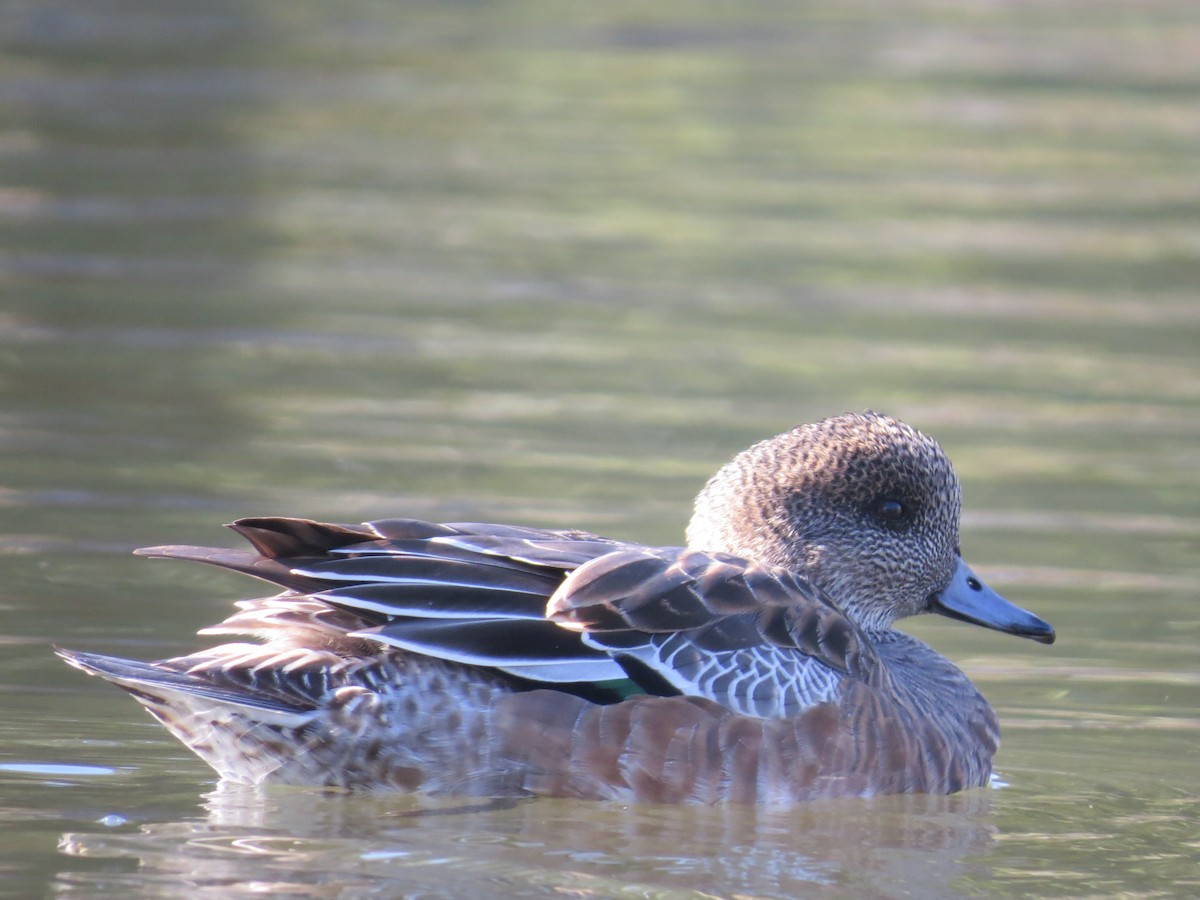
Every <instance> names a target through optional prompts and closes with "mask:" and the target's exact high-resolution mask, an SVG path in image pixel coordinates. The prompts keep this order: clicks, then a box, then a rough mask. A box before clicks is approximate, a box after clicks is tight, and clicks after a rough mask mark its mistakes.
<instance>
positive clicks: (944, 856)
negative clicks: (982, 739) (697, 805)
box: [0, 0, 1200, 898]
mask: <svg viewBox="0 0 1200 900" xmlns="http://www.w3.org/2000/svg"><path fill="white" fill-rule="evenodd" d="M1197 110H1200V7H1197V6H1196V5H1195V4H1194V2H1191V0H1161V2H1153V3H1134V2H1132V0H1130V2H1125V3H1118V2H1103V0H1100V2H1096V0H1066V2H1061V3H1053V4H1039V3H1031V4H1018V3H995V4H962V5H955V4H942V3H932V2H921V0H898V2H894V3H887V4H866V3H846V2H822V0H814V2H805V3H798V4H791V5H782V6H780V5H776V4H762V3H747V4H730V5H719V4H685V3H679V4H676V3H670V2H668V3H656V4H650V5H647V4H639V3H627V2H614V3H602V4H591V5H587V6H571V5H563V4H554V3H538V2H522V0H516V2H511V3H506V4H483V3H474V4H467V3H455V4H435V3H428V4H421V3H396V4H390V3H372V2H367V0H345V2H341V3H319V2H265V0H262V2H255V0H244V2H238V3H233V2H226V0H206V2H198V0H195V2H191V0H189V2H182V3H172V4H148V3H147V4H141V3H136V2H120V0H94V2H90V3H87V4H72V3H68V2H60V3H53V2H45V3H39V2H32V0H31V2H20V0H14V2H9V3H6V4H3V5H0V391H2V396H0V445H2V447H3V451H2V453H0V532H2V535H3V536H2V547H3V550H4V556H3V573H4V579H3V585H2V587H0V642H2V643H3V652H2V653H0V821H2V822H3V832H4V840H3V842H2V843H3V847H2V848H0V892H3V893H7V894H9V895H11V896H18V897H37V896H77V897H108V896H121V897H139V898H140V897H175V896H188V897H209V896H212V897H225V896H240V895H246V894H254V893H271V894H273V895H275V896H296V897H338V898H353V897H365V896H385V897H392V896H412V897H434V896H449V897H453V896H548V897H549V896H562V895H575V896H601V897H635V896H636V897H642V896H654V897H692V896H719V897H734V896H736V897H798V896H817V897H842V896H863V897H904V896H912V897H960V896H985V897H1025V896H1031V895H1037V896H1053V897H1099V896H1126V897H1174V896H1189V895H1194V894H1197V893H1200V877H1198V876H1197V872H1198V871H1200V866H1198V863H1200V841H1198V839H1197V834H1198V833H1200V649H1198V648H1200V615H1198V613H1200V596H1198V594H1200V562H1198V559H1200V553H1198V551H1200V115H1198V114H1197ZM864 408H874V409H880V410H884V411H887V412H890V413H893V414H895V415H898V416H901V417H902V418H904V419H906V420H907V421H909V422H911V423H912V424H913V425H916V426H917V427H920V428H921V429H923V430H925V431H927V432H929V433H931V434H933V435H934V436H936V437H937V438H939V439H940V440H941V441H942V443H943V444H944V446H945V447H946V448H947V450H948V452H949V453H950V456H951V457H952V459H953V460H954V461H955V464H956V466H957V468H958V471H959V475H960V477H961V479H962V481H963V484H964V491H965V506H966V513H965V520H964V534H963V550H964V553H965V555H966V557H967V558H968V559H969V560H970V561H971V563H972V564H973V566H974V567H975V569H976V570H977V571H979V572H980V573H981V574H982V575H983V576H984V577H986V578H987V579H988V581H989V582H990V583H991V584H992V585H993V586H994V587H996V588H997V589H999V590H1000V591H1001V592H1002V593H1004V594H1005V595H1007V596H1008V597H1009V598H1010V599H1012V600H1014V601H1015V602H1017V603H1019V604H1020V605H1022V606H1024V607H1026V608H1028V609H1031V610H1033V611H1035V612H1036V613H1037V614H1039V615H1041V616H1043V617H1044V618H1046V619H1048V620H1049V621H1051V622H1052V623H1053V624H1054V625H1055V626H1056V628H1057V629H1058V633H1059V641H1058V643H1057V644H1055V645H1054V646H1053V647H1044V646H1041V645H1037V644H1034V643H1031V642H1028V641H1021V640H1018V639H1015V638H1011V637H1006V636H1003V635H1000V634H997V633H995V632H987V631H983V630H981V629H976V628H971V627H969V626H967V625H964V624H962V623H955V622H950V621H943V620H939V621H932V620H930V621H925V620H922V621H916V622H911V623H909V624H907V625H906V627H909V628H910V629H911V630H912V631H914V632H916V633H919V634H920V635H921V636H922V637H923V638H925V639H926V640H929V641H930V642H931V643H933V644H934V645H935V646H936V647H937V648H938V649H939V650H941V651H942V652H944V653H946V654H947V655H948V656H950V657H951V658H952V659H954V660H955V661H956V662H957V663H958V664H959V665H960V666H961V667H962V668H963V669H964V670H965V671H966V672H967V673H968V674H969V675H970V676H971V677H972V678H973V679H974V680H975V681H976V682H977V683H978V684H979V685H980V686H981V688H982V689H983V691H984V692H985V693H986V694H987V696H988V697H989V698H990V699H991V701H992V702H993V704H994V705H995V706H996V708H997V710H998V712H999V714H1000V717H1001V721H1002V723H1003V728H1004V746H1003V747H1002V748H1001V751H1000V754H999V756H998V758H997V771H998V782H997V785H996V787H995V788H993V789H989V790H984V791H976V792H972V793H969V794H965V795H962V796H959V797H951V798H926V797H907V798H906V797H899V798H883V799H877V800H870V801H858V800H855V801H846V802H841V803H825V804H817V805H813V806H811V807H806V808H802V809H797V810H793V811H767V810H755V809H744V808H730V809H711V810H710V809H703V810H695V809H675V808H662V807H645V808H636V807H633V808H630V807H619V806H613V805H609V804H603V803H591V804H589V803H573V802H567V801H545V800H533V801H525V802H519V803H514V804H488V803H486V802H482V801H479V800H463V801H459V800H447V799H439V800H430V799H428V798H405V797H364V796H339V795H335V796H327V795H324V794H321V793H320V792H308V791H297V790H292V791H277V792H273V793H269V794H267V795H265V796H263V795H259V794H255V793H253V792H246V791H237V790H231V789H229V788H228V787H222V788H221V789H219V790H218V789H217V786H216V785H215V783H214V781H213V776H212V773H211V772H210V771H209V770H207V769H206V768H205V767H204V765H203V764H202V763H200V762H199V761H198V760H196V759H195V758H193V757H192V756H191V754H190V753H188V752H187V751H186V750H184V749H183V748H182V747H181V746H180V745H178V744H176V743H175V742H174V741H173V739H171V738H170V737H169V736H168V735H167V734H166V733H165V732H164V731H163V730H162V729H161V728H160V727H159V726H158V725H156V724H155V723H154V722H152V721H151V720H150V719H149V718H148V717H146V716H145V714H144V713H143V712H142V711H141V710H140V708H139V707H138V706H137V705H136V704H135V703H133V702H131V701H130V700H129V699H128V698H127V697H126V696H124V695H123V694H121V692H119V691H117V690H115V689H112V688H110V687H108V686H106V685H103V684H101V683H100V682H98V681H95V680H89V679H85V678H84V677H82V676H81V675H80V674H79V673H78V672H76V671H74V670H70V669H68V668H67V667H65V666H63V665H62V664H61V663H60V662H59V661H58V660H57V659H55V658H54V656H53V655H52V654H51V652H50V645H51V644H52V643H61V644H63V645H66V646H70V647H74V648H79V649H85V650H97V651H101V652H105V651H108V652H116V653H120V654H123V655H128V656H134V657H138V658H156V657H162V656H166V655H172V654H178V653H180V652H185V651H187V650H189V649H194V648H197V647H199V646H200V641H201V639H199V638H196V637H195V636H194V632H195V630H196V629H197V628H199V627H202V626H204V625H207V624H211V623H213V622H215V621H217V620H219V619H221V618H223V617H224V616H225V615H226V614H227V612H228V611H229V610H230V608H231V607H230V603H231V601H232V600H234V599H237V598H239V597H245V596H251V595H253V594H254V593H255V591H256V586H255V585H254V584H253V583H252V582H249V581H247V580H245V579H239V578H237V577H234V576H231V575H227V574H222V573H219V572H215V571H208V570H205V569H204V568H202V567H196V566H188V565H185V564H182V563H174V564H168V563H161V562H157V561H148V560H144V559H136V558H133V557H131V556H129V554H128V551H129V550H131V549H133V548H134V547H137V546H143V545H148V544H156V543H217V544H224V545H233V544H234V543H235V542H236V538H235V536H233V535H231V534H228V533H225V532H223V531H222V530H221V529H220V527H219V526H220V524H221V523H223V522H227V521H229V520H231V519H233V518H237V517H239V516H245V515H258V514H289V515H306V516H313V517H319V518H327V519H333V520H343V521H360V520H363V519H366V518H370V517H379V516H388V515H403V516H417V517H428V518H434V519H442V520H498V521H511V522H518V523H524V524H531V525H544V526H552V527H580V528H586V529H589V530H593V531H598V532H601V533H604V534H609V535H611V536H613V537H620V538H628V539H634V540H640V541H647V542H655V543H675V542H678V541H679V540H680V539H681V537H682V530H683V525H684V523H685V521H686V519H687V516H688V514H689V504H690V498H691V496H692V495H693V494H694V493H695V491H696V490H697V489H698V488H699V487H700V486H701V485H702V484H703V482H704V480H705V479H706V478H707V477H708V475H709V474H711V472H712V471H713V470H715V469H716V467H717V466H718V465H720V464H721V463H722V462H724V461H725V460H726V459H727V458H728V457H729V456H730V455H731V454H732V453H734V452H735V451H737V450H739V449H741V448H742V447H744V446H746V445H747V444H749V443H750V442H752V441H754V440H757V439H759V438H763V437H766V436H768V435H771V434H774V433H776V432H778V431H782V430H784V429H786V428H788V427H790V426H791V425H793V424H795V423H797V422H800V421H807V420H812V419H815V418H819V417H822V416H824V415H828V414H831V413H836V412H840V411H842V410H844V409H864Z"/></svg>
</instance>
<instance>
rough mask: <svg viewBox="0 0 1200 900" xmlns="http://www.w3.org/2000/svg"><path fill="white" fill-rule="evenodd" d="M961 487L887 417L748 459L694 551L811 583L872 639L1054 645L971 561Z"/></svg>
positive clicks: (713, 489) (863, 419) (823, 430)
mask: <svg viewBox="0 0 1200 900" xmlns="http://www.w3.org/2000/svg"><path fill="white" fill-rule="evenodd" d="M960 507H961V499H960V493H959V486H958V478H957V476H956V475H955V474H954V468H953V467H952V466H951V465H950V460H949V459H947V458H946V454H945V452H944V451H943V450H942V448H941V446H939V444H938V443H937V441H935V440H933V439H932V438H930V437H928V436H926V435H924V434H922V433H921V432H919V431H917V430H916V429H914V428H911V427H909V426H908V425H905V424H904V423H903V422H901V421H899V420H897V419H893V418H891V417H890V416H885V415H880V414H878V413H872V412H868V413H864V414H862V415H858V414H853V413H846V414H844V415H840V416H834V417H832V418H828V419H824V420H822V421H820V422H816V423H814V424H811V425H801V426H799V427H798V428H794V429H792V430H791V431H788V432H785V433H784V434H780V435H777V436H776V437H773V438H770V439H768V440H765V441H762V442H760V443H758V444H755V445H754V446H753V447H750V448H749V449H748V450H744V451H742V452H741V453H739V454H738V455H737V456H735V457H734V458H733V459H732V460H730V462H729V463H727V464H726V465H725V466H724V467H723V468H722V469H721V470H720V471H719V472H717V474H716V475H714V476H713V477H712V479H711V480H710V481H709V482H708V484H707V485H706V486H705V487H704V490H702V491H701V492H700V495H699V496H698V497H697V498H696V510H695V514H694V515H693V517H692V521H691V524H690V525H689V526H688V546H690V547H692V548H694V549H698V550H710V551H723V552H726V553H733V554H736V555H738V556H743V557H748V558H750V559H756V560H760V561H762V562H767V563H771V564H773V565H780V566H785V567H787V568H789V569H793V570H796V571H800V572H803V573H805V574H806V575H808V576H809V577H810V578H811V579H812V580H813V581H814V582H815V583H816V584H817V585H818V586H820V587H821V588H822V589H823V590H824V591H825V592H826V593H828V594H829V595H830V596H831V597H832V598H833V599H834V600H835V601H836V602H837V603H838V604H839V605H840V606H841V608H842V610H843V611H844V612H845V613H846V614H847V615H848V616H849V617H850V618H851V619H853V620H854V621H856V622H857V623H858V624H859V625H861V626H862V627H864V628H866V629H869V630H875V629H883V628H888V627H890V626H891V624H892V622H893V621H894V620H896V619H900V618H904V617H905V616H912V615H917V614H919V613H924V612H936V613H940V614H942V615H948V616H950V617H952V618H957V619H963V620H965V621H968V622H974V623H976V624H978V625H983V626H986V627H988V628H995V629H997V630H999V631H1005V632H1009V633H1011V634H1018V635H1022V636H1025V637H1030V638H1033V639H1035V640H1039V641H1043V642H1045V643H1050V642H1052V641H1053V640H1054V629H1053V628H1051V627H1050V626H1049V625H1048V624H1047V623H1045V622H1043V621H1042V620H1041V619H1039V618H1037V617H1036V616H1034V615H1032V614H1031V613H1028V612H1026V611H1025V610H1023V609H1020V608H1019V607H1016V606H1014V605H1012V604H1011V603H1009V602H1008V601H1007V600H1005V599H1004V598H1003V597H1001V596H1000V595H999V594H996V593H995V592H994V591H992V590H991V589H990V588H988V587H987V586H986V585H984V584H983V582H981V581H980V580H979V579H978V578H977V577H976V576H975V575H974V573H973V572H971V570H970V568H968V567H967V565H966V563H964V562H963V560H962V557H961V556H960V555H959V549H958V521H959V510H960Z"/></svg>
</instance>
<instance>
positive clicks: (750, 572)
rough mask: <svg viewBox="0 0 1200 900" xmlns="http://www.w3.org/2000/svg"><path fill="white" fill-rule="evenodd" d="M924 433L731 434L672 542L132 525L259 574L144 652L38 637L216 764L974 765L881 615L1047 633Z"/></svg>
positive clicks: (358, 773) (984, 742)
mask: <svg viewBox="0 0 1200 900" xmlns="http://www.w3.org/2000/svg"><path fill="white" fill-rule="evenodd" d="M959 505H960V504H959V486H958V480H957V478H956V476H955V474H954V470H953V468H952V467H951V465H950V462H949V460H948V459H947V458H946V455H945V454H944V452H943V451H942V448H941V447H940V446H939V445H938V444H937V443H936V442H935V441H934V440H933V439H931V438H929V437H927V436H925V435H923V434H921V433H920V432H919V431H916V430H914V429H912V428H910V427H909V426H907V425H905V424H904V423H902V422H900V421H897V420H896V419H893V418H890V417H888V416H884V415H879V414H876V413H866V414H863V415H855V414H846V415H840V416H835V417H832V418H829V419H825V420H823V421H821V422H817V423H815V424H810V425H801V426H799V427H798V428H795V429H793V430H792V431H788V432H786V433H784V434H781V435H778V436H776V437H773V438H770V439H769V440H766V441H763V442H761V443H758V444H755V445H754V446H753V447H751V448H749V449H748V450H745V451H743V452H742V453H739V454H738V455H737V456H735V457H734V458H733V460H731V461H730V462H729V463H728V464H727V465H725V466H724V467H723V468H722V469H721V470H720V471H719V472H717V474H716V475H715V476H713V478H712V479H711V480H710V481H709V482H708V484H707V485H706V486H705V487H704V489H703V490H702V491H701V492H700V495H699V497H698V498H697V500H696V509H695V514H694V516H693V518H692V521H691V524H690V525H689V527H688V531H687V543H688V546H687V547H649V546H643V545H639V544H629V543H624V542H618V541H611V540H608V539H606V538H602V537H598V536H596V535H592V534H587V533H584V532H578V531H565V532H564V531H545V530H540V529H534V528H522V527H516V526H508V525H482V524H459V523H455V524H444V525H438V524H431V523H428V522H420V521H416V520H412V519H387V520H383V521H378V522H369V523H367V524H365V525H331V524H323V523H319V522H313V521H308V520H303V519H286V518H257V519H242V520H240V521H238V522H236V523H235V524H234V525H233V526H232V527H233V529H234V530H235V531H237V532H238V533H239V534H240V535H242V536H243V537H244V538H246V539H247V540H248V541H249V542H250V544H251V545H252V546H253V548H254V549H253V551H236V550H221V549H208V548H200V547H180V546H170V547H155V548H150V549H148V550H142V551H139V552H140V553H141V554H143V555H145V556H157V557H171V558H178V559H194V560H200V561H203V562H208V563H213V564H215V565H218V566H223V567H225V568H229V569H234V570H237V571H240V572H246V573H248V574H251V575H254V576H257V577H258V578H262V579H264V580H266V581H268V582H271V583H273V584H275V585H278V586H279V587H281V588H282V589H283V591H282V593H279V594H277V595H275V596H272V597H268V598H265V599H259V600H246V601H242V602H240V603H238V606H239V607H240V612H237V613H235V614H234V615H232V616H231V617H230V618H228V619H226V620H225V621H224V622H222V623H221V624H220V625H217V626H216V627H213V628H207V629H205V630H204V631H202V632H201V634H210V635H251V636H253V637H254V638H256V639H257V640H258V641H259V642H258V643H226V644H221V645H220V646H217V647H214V648H212V649H209V650H204V651H201V652H198V653H194V654H192V655H190V656H185V657H180V658H177V659H168V660H163V661H160V662H154V663H144V662H136V661H132V660H126V659H119V658H116V657H110V656H100V655H96V654H90V653H78V652H74V651H59V652H60V653H61V654H62V656H63V657H64V658H65V659H66V660H67V662H69V663H71V664H72V665H75V666H77V667H79V668H81V669H83V670H84V671H86V672H89V673H91V674H95V675H99V676H101V677H103V678H105V679H107V680H109V681H111V682H113V683H114V684H117V685H119V686H121V687H123V688H125V689H126V690H127V691H129V692H130V693H131V694H132V695H133V696H134V697H135V698H136V699H137V700H138V701H139V702H141V703H142V704H143V705H145V706H146V707H147V709H149V710H150V712H151V713H152V714H153V715H154V716H155V717H156V718H157V719H159V721H161V722H162V723H163V724H164V725H166V727H167V728H168V729H170V730H171V731H172V732H173V733H174V734H175V735H176V736H177V737H178V738H179V739H180V740H182V741H183V742H184V743H185V744H186V745H187V746H188V747H190V748H191V749H192V750H194V751H195V752H196V753H197V754H199V755H200V756H201V757H202V758H203V759H204V760H205V761H206V762H208V763H209V764H210V765H211V766H212V767H213V768H214V769H216V770H217V772H219V773H220V774H221V776H222V777H224V778H227V779H231V780H234V781H239V782H251V783H259V782H280V783H291V784H307V785H330V786H340V787H347V788H366V789H385V790H387V789H391V790H406V791H407V790H422V791H436V792H454V793H462V794H483V795H490V796H520V795H536V794H546V795H557V796H568V797H585V798H598V799H611V800H619V801H632V800H641V801H657V802H697V803H716V802H723V801H730V802H748V803H752V802H766V803H791V802H796V801H801V800H808V799H812V798H817V797H834V796H841V795H871V794H884V793H898V792H928V793H949V792H953V791H958V790H961V789H963V788H971V787H978V786H981V785H984V784H986V783H987V782H988V778H989V775H990V773H991V764H992V756H993V754H994V753H995V751H996V747H997V744H998V740H999V727H998V724H997V720H996V715H995V713H994V712H993V711H992V708H991V707H990V706H989V705H988V703H987V701H986V700H985V699H984V698H983V696H982V695H981V694H980V693H979V691H978V690H976V688H975V687H974V685H972V684H971V682H970V681H969V680H968V679H967V677H966V676H965V675H964V674H963V673H962V672H960V671H959V670H958V669H957V668H956V667H955V666H954V665H953V664H952V663H951V662H950V661H949V660H947V659H946V658H944V657H942V656H941V655H939V654H938V653H936V652H935V651H934V650H933V649H932V648H931V647H929V646H928V645H927V644H925V643H923V642H921V641H919V640H917V639H916V638H914V637H911V636H909V635H907V634H904V633H902V632H899V631H896V630H894V629H893V627H892V624H893V622H894V621H895V620H896V619H901V618H904V617H905V616H912V615H918V614H920V613H926V612H934V613H939V614H942V615H946V616H950V617H951V618H956V619H962V620H964V621H967V622H973V623H975V624H978V625H983V626H985V627H988V628H994V629H997V630H999V631H1004V632H1008V633H1011V634H1017V635H1022V636H1025V637H1030V638H1033V639H1034V640H1038V641H1041V642H1043V643H1051V642H1052V641H1053V640H1054V630H1053V629H1052V628H1051V627H1050V626H1049V625H1048V624H1047V623H1046V622H1043V621H1042V620H1041V619H1039V618H1037V617H1036V616H1033V615H1032V614H1030V613H1028V612H1026V611H1024V610H1022V609H1020V608H1018V607H1016V606H1013V605H1012V604H1010V603H1009V602H1008V601H1006V600H1004V599H1003V598H1002V597H1000V596H999V595H998V594H996V593H994V592H993V591H992V590H990V589H989V588H988V587H986V586H985V585H984V584H983V583H982V582H981V581H980V580H979V579H978V578H977V577H976V576H975V575H974V574H973V573H972V571H971V569H970V568H968V566H967V564H966V563H965V562H964V561H963V560H962V558H961V556H960V555H959V546H958V521H959Z"/></svg>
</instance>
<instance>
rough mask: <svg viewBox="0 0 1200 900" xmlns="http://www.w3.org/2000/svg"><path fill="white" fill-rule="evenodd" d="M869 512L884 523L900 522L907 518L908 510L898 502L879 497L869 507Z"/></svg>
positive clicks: (889, 498)
mask: <svg viewBox="0 0 1200 900" xmlns="http://www.w3.org/2000/svg"><path fill="white" fill-rule="evenodd" d="M871 512H872V513H874V514H875V516H876V517H877V518H879V519H882V520H883V521H884V522H889V523H896V522H902V521H903V520H904V519H906V518H907V517H908V510H907V509H906V508H905V506H904V504H903V503H901V502H900V501H899V500H895V499H893V498H891V497H881V498H880V499H878V500H876V501H875V502H874V503H873V504H872V506H871Z"/></svg>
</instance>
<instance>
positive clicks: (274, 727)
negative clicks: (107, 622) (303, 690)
mask: <svg viewBox="0 0 1200 900" xmlns="http://www.w3.org/2000/svg"><path fill="white" fill-rule="evenodd" d="M55 653H57V654H58V655H59V656H60V657H62V659H63V660H65V661H66V662H67V663H68V664H69V665H72V666H74V667H75V668H77V669H81V670H82V671H84V672H86V673H88V674H89V675H96V676H99V677H100V678H103V679H104V680H106V681H111V682H112V683H113V684H115V685H117V686H118V687H121V688H124V689H125V690H126V691H128V692H129V693H130V694H131V695H132V696H133V697H134V699H136V700H137V701H138V702H139V703H141V704H142V705H143V706H145V707H146V709H147V710H148V711H149V712H150V714H151V715H152V716H154V718H156V719H158V721H160V722H161V723H162V724H163V725H164V726H166V728H167V729H168V730H169V731H170V732H171V733H172V734H174V735H175V736H176V737H177V738H178V739H179V740H180V741H182V742H183V743H184V744H185V745H187V746H188V747H189V748H190V749H191V750H193V751H194V752H195V753H196V754H197V755H198V756H200V758H201V759H203V760H204V761H205V762H207V763H208V764H209V765H210V766H212V767H213V768H214V769H215V770H216V771H217V772H218V773H220V775H221V776H222V777H223V778H227V779H229V780H231V781H235V782H241V783H249V784H258V783H260V782H262V781H263V780H265V779H266V778H267V777H269V776H270V775H272V774H273V773H275V772H277V771H278V770H280V769H281V768H283V767H284V766H289V767H295V766H297V764H298V763H300V762H301V760H300V759H298V758H299V757H302V756H303V755H304V753H305V747H304V742H303V740H302V739H300V737H299V736H301V735H303V733H304V731H305V730H306V727H307V726H310V725H311V723H312V721H313V719H314V718H315V717H316V715H317V712H316V710H315V709H314V708H312V707H307V708H305V707H302V706H299V705H291V704H288V703H286V702H283V701H282V700H280V699H276V698H264V697H263V696H261V695H258V694H255V693H254V692H252V691H249V690H245V689H239V686H237V685H232V684H215V683H214V682H212V681H209V680H206V679H204V678H201V677H198V676H196V675H192V674H190V673H188V672H186V671H177V670H174V669H171V668H168V667H166V666H164V665H161V664H156V663H146V662H139V661H137V660H132V659H122V658H121V657H117V656H104V655H101V654H98V653H80V652H78V651H74V650H66V649H63V648H61V647H56V648H55Z"/></svg>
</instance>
